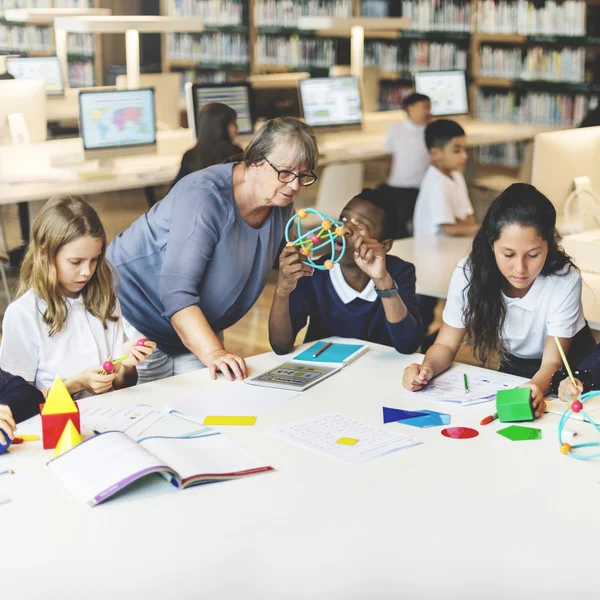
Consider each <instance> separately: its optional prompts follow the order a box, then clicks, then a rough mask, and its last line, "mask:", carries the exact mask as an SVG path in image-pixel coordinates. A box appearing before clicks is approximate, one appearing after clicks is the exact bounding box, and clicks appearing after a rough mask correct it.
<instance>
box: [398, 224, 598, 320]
mask: <svg viewBox="0 0 600 600" xmlns="http://www.w3.org/2000/svg"><path fill="white" fill-rule="evenodd" d="M470 250H471V238H467V237H449V236H438V237H423V238H405V239H402V240H396V241H395V242H394V245H393V246H392V249H391V251H390V254H392V255H394V256H399V257H400V258H402V259H404V260H406V261H408V262H410V263H413V264H414V265H415V270H416V273H417V293H418V294H424V295H426V296H433V297H434V298H442V299H445V298H446V296H447V294H448V286H449V285H450V279H451V277H452V272H453V271H454V268H455V267H456V265H457V263H458V261H459V260H460V259H461V258H463V256H466V255H467V254H468V253H469V252H470ZM581 276H582V277H583V282H584V285H583V288H582V294H581V296H582V300H583V311H584V314H585V318H586V319H587V321H588V324H589V326H590V327H591V328H592V329H596V330H600V275H597V274H595V273H589V272H587V271H582V272H581Z"/></svg>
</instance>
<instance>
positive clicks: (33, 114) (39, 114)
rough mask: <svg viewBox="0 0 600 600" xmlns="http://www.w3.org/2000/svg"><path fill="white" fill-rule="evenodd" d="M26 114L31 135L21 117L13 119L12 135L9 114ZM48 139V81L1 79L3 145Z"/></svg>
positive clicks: (1, 142) (0, 101)
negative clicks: (21, 123)
mask: <svg viewBox="0 0 600 600" xmlns="http://www.w3.org/2000/svg"><path fill="white" fill-rule="evenodd" d="M12 114H22V115H23V117H24V119H25V125H26V126H27V132H28V135H25V133H24V132H23V131H22V127H20V125H19V121H18V120H16V121H15V120H13V124H12V134H11V126H10V125H9V115H12ZM13 135H14V137H15V138H17V139H16V143H27V142H44V141H45V140H46V138H47V137H48V129H47V124H46V82H45V80H43V79H6V80H2V81H0V144H11V143H13V142H14V141H15V140H14V139H13Z"/></svg>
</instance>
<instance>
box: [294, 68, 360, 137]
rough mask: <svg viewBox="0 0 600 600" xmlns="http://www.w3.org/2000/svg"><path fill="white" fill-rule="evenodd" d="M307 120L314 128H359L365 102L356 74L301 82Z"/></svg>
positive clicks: (301, 102)
mask: <svg viewBox="0 0 600 600" xmlns="http://www.w3.org/2000/svg"><path fill="white" fill-rule="evenodd" d="M298 86H299V87H298V89H299V91H300V106H301V108H302V115H303V117H304V120H305V121H306V122H307V123H308V124H309V125H310V126H311V127H315V128H319V129H322V128H331V129H339V128H342V127H343V128H346V129H360V127H361V126H362V117H363V111H362V102H361V96H360V87H359V84H358V80H357V79H356V77H316V78H311V79H303V80H302V81H300V82H299V84H298Z"/></svg>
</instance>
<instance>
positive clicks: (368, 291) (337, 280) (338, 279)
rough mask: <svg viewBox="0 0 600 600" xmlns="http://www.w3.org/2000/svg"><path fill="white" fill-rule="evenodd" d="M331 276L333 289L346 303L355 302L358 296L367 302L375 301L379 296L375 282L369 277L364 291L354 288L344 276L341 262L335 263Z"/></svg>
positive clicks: (330, 272)
mask: <svg viewBox="0 0 600 600" xmlns="http://www.w3.org/2000/svg"><path fill="white" fill-rule="evenodd" d="M329 277H331V284H332V285H333V289H334V290H335V291H336V292H337V295H338V296H339V297H340V300H341V301H342V302H343V303H344V304H350V302H353V301H354V300H356V299H357V298H360V299H361V300H365V301H366V302H375V300H377V298H378V296H377V292H376V291H375V282H374V281H373V280H372V279H369V283H367V285H366V286H365V289H364V290H362V292H357V291H356V290H355V289H354V288H352V287H350V286H349V285H348V282H347V281H346V279H345V278H344V274H343V273H342V267H340V264H339V263H336V264H335V265H333V269H331V270H330V271H329Z"/></svg>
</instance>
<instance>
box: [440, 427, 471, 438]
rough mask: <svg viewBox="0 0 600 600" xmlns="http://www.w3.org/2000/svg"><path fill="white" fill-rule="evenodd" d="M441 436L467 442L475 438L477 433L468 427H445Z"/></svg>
mask: <svg viewBox="0 0 600 600" xmlns="http://www.w3.org/2000/svg"><path fill="white" fill-rule="evenodd" d="M442 435H443V436H446V437H449V438H452V439H455V440H468V439H469V438H474V437H477V436H478V435H479V431H477V429H471V428H470V427H446V429H442Z"/></svg>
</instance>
